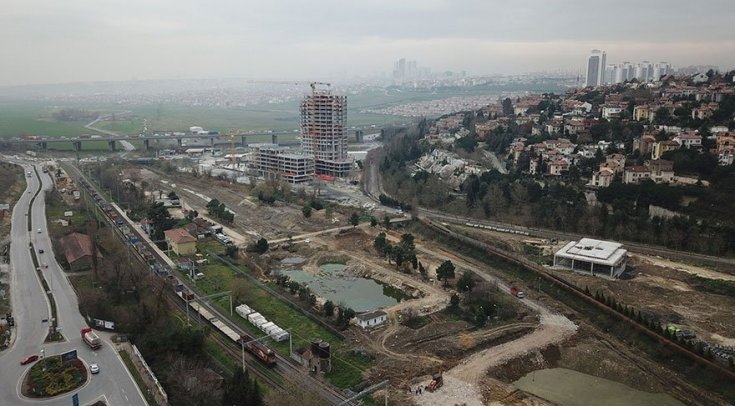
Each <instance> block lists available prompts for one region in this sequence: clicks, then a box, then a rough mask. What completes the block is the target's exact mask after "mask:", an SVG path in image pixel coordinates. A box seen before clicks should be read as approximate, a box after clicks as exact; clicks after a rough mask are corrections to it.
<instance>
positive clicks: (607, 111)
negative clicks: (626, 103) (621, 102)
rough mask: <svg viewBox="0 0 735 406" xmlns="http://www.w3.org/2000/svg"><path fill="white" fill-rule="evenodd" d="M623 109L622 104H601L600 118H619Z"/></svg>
mask: <svg viewBox="0 0 735 406" xmlns="http://www.w3.org/2000/svg"><path fill="white" fill-rule="evenodd" d="M623 111H625V108H624V107H622V106H615V105H608V106H602V118H604V119H606V120H610V119H612V118H620V114H621V113H622V112H623Z"/></svg>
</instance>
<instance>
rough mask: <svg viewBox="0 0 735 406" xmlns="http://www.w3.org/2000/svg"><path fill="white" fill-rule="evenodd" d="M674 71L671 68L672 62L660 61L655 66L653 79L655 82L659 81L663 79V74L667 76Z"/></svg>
mask: <svg viewBox="0 0 735 406" xmlns="http://www.w3.org/2000/svg"><path fill="white" fill-rule="evenodd" d="M672 73H674V70H673V69H672V68H671V64H670V63H668V62H659V63H657V64H656V65H654V67H653V80H654V81H655V82H658V81H659V80H660V79H661V76H666V75H670V74H672Z"/></svg>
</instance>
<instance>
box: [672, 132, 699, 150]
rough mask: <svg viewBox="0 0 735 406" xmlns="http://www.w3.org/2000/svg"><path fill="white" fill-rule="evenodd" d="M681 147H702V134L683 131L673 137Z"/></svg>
mask: <svg viewBox="0 0 735 406" xmlns="http://www.w3.org/2000/svg"><path fill="white" fill-rule="evenodd" d="M673 140H674V141H676V142H677V143H678V144H679V146H680V147H684V148H687V149H689V148H701V147H702V136H701V135H699V134H694V133H683V134H679V135H677V136H676V137H674V139H673Z"/></svg>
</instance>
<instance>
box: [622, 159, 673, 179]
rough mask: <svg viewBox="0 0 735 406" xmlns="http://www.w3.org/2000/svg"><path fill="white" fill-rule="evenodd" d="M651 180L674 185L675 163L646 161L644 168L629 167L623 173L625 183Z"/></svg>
mask: <svg viewBox="0 0 735 406" xmlns="http://www.w3.org/2000/svg"><path fill="white" fill-rule="evenodd" d="M645 179H650V180H652V181H654V182H656V183H672V182H673V180H674V163H673V162H671V161H667V160H664V159H653V160H648V161H646V162H645V163H644V164H643V166H629V167H626V168H625V171H624V172H623V183H641V181H643V180H645Z"/></svg>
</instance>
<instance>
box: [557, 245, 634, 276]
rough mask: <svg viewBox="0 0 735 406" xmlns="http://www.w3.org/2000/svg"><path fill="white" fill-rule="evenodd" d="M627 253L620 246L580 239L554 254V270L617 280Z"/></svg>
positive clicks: (626, 258)
mask: <svg viewBox="0 0 735 406" xmlns="http://www.w3.org/2000/svg"><path fill="white" fill-rule="evenodd" d="M627 253H628V251H627V250H625V249H623V245H622V244H619V243H616V242H612V241H601V240H594V239H592V238H582V239H581V240H579V241H571V242H570V243H568V244H567V245H565V246H564V248H562V249H560V250H559V251H557V252H556V254H554V268H556V269H567V270H571V271H575V272H582V273H589V274H590V275H593V276H605V277H610V278H617V277H618V276H620V274H622V273H623V272H624V271H625V265H626V264H627V262H628V256H627Z"/></svg>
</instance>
